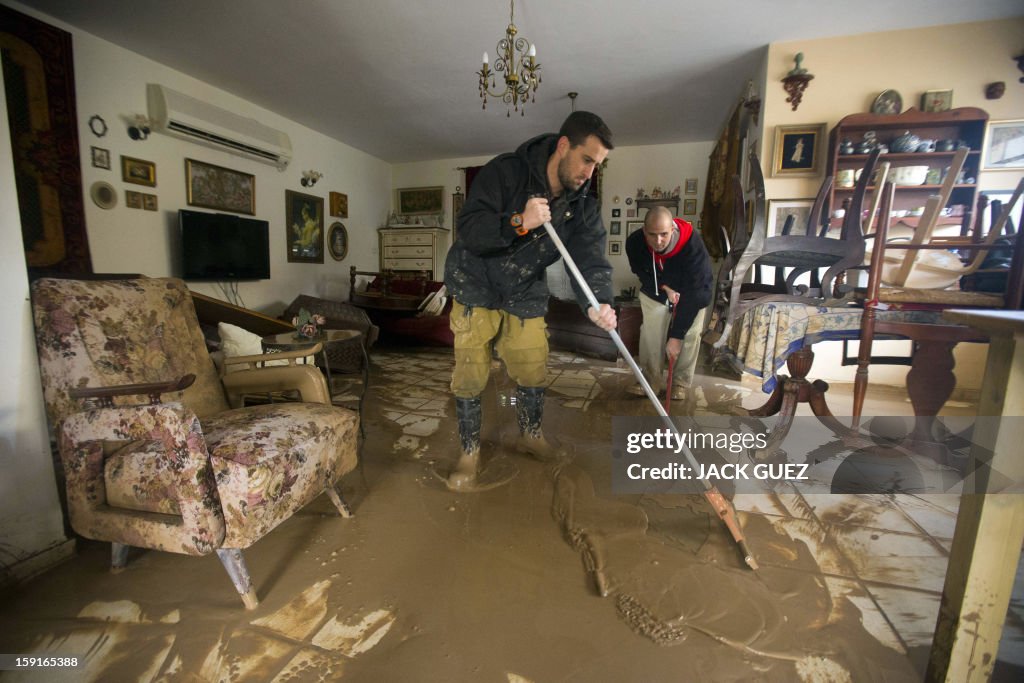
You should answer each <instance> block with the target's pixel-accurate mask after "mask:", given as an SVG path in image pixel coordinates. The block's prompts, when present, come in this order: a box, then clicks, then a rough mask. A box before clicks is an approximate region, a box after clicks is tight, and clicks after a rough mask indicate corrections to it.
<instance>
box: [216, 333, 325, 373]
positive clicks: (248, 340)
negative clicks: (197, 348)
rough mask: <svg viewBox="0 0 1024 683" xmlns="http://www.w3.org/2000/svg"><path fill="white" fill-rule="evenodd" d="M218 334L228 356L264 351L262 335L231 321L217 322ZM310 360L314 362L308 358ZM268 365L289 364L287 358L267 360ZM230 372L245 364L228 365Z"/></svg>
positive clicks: (261, 352)
mask: <svg viewBox="0 0 1024 683" xmlns="http://www.w3.org/2000/svg"><path fill="white" fill-rule="evenodd" d="M217 334H218V335H219V336H220V349H221V351H223V352H224V356H225V357H226V358H231V357H232V356H259V355H262V354H263V353H264V351H263V344H262V343H261V339H262V338H261V337H260V336H259V335H258V334H253V333H252V332H250V331H249V330H245V329H242V328H241V327H239V326H238V325H232V324H231V323H217ZM307 361H308V362H312V361H311V360H309V359H307ZM266 365H288V361H286V360H271V361H267V363H266ZM227 367H228V372H232V371H235V370H244V369H245V367H244V366H243V365H228V366H227Z"/></svg>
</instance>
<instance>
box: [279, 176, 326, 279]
mask: <svg viewBox="0 0 1024 683" xmlns="http://www.w3.org/2000/svg"><path fill="white" fill-rule="evenodd" d="M284 204H285V220H284V224H285V235H286V238H287V241H288V242H287V248H288V261H289V262H290V263H323V262H324V198H323V197H314V196H313V195H309V194H302V193H301V192H295V191H294V190H285V191H284Z"/></svg>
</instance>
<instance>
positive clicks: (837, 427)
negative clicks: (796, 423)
mask: <svg viewBox="0 0 1024 683" xmlns="http://www.w3.org/2000/svg"><path fill="white" fill-rule="evenodd" d="M813 363H814V352H813V351H811V347H809V346H805V347H803V348H802V349H799V350H797V351H794V352H793V353H791V354H790V356H789V358H787V359H786V368H787V369H788V370H789V371H790V372H791V373H792V375H791V376H789V377H787V376H786V375H779V376H778V384H777V385H776V386H775V391H773V392H772V395H771V396H770V397H769V398H768V400H767V401H766V402H765V403H764V404H763V405H761V406H759V407H757V408H754V409H753V410H750V411H748V413H749V414H750V415H751V416H752V417H768V416H769V415H775V414H776V413H777V414H778V415H779V417H780V418H781V419H780V421H779V424H778V425H776V427H775V429H774V430H773V431H772V438H773V440H774V439H775V436H776V435H778V436H779V437H780V438H782V437H785V435H786V433H787V432H789V428H790V426H791V425H792V422H793V417H795V416H796V407H797V405H798V404H800V403H807V404H808V405H810V407H811V412H813V413H814V415H815V417H817V418H818V420H819V421H820V422H821V423H822V424H824V425H825V426H826V427H828V428H829V429H831V430H832V431H833V432H835V433H836V434H838V435H845V434H847V433H849V431H850V430H849V428H848V427H846V426H845V425H843V424H842V423H840V422H839V420H837V419H835V417H833V415H832V411H831V410H829V407H828V403H827V402H826V401H825V392H826V391H828V383H827V382H823V381H821V380H820V379H818V380H814V381H813V382H808V381H807V374H808V373H809V372H810V371H811V365H812V364H813Z"/></svg>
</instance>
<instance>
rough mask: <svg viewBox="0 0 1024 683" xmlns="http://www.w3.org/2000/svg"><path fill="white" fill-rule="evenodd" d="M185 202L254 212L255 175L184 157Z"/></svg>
mask: <svg viewBox="0 0 1024 683" xmlns="http://www.w3.org/2000/svg"><path fill="white" fill-rule="evenodd" d="M185 201H186V202H187V203H188V205H189V206H201V207H203V208H206V209H217V210H218V211H231V212H233V213H244V214H247V215H249V216H253V215H255V214H256V176H254V175H252V174H251V173H242V172H241V171H235V170H233V169H230V168H225V167H223V166H215V165H214V164H208V163H206V162H205V161H197V160H195V159H185Z"/></svg>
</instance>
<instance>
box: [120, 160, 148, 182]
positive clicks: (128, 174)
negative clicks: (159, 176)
mask: <svg viewBox="0 0 1024 683" xmlns="http://www.w3.org/2000/svg"><path fill="white" fill-rule="evenodd" d="M121 180H123V181H124V182H126V183H135V184H136V185H147V186H149V187H156V164H154V163H153V162H152V161H146V160H144V159H133V158H132V157H126V156H122V157H121Z"/></svg>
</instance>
